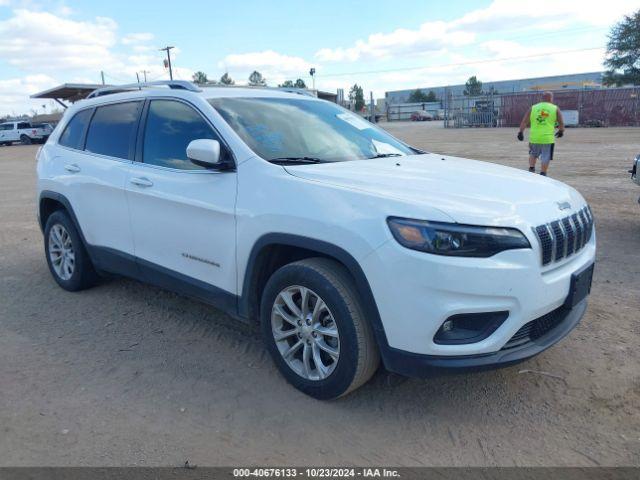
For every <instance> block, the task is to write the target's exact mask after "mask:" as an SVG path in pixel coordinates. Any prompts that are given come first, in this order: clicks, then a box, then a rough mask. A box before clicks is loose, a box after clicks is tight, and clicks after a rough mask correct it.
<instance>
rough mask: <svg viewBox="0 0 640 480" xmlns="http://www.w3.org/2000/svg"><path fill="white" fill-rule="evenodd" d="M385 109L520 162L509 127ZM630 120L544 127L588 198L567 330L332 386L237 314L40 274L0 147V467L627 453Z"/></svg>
mask: <svg viewBox="0 0 640 480" xmlns="http://www.w3.org/2000/svg"><path fill="white" fill-rule="evenodd" d="M385 126H386V127H387V128H388V129H389V130H390V131H392V132H393V133H394V134H396V135H397V136H398V137H400V138H403V139H405V140H407V141H408V142H410V143H412V144H414V145H416V146H419V147H422V148H425V149H427V150H431V151H435V152H442V153H450V154H456V155H460V156H467V157H473V158H479V159H483V160H488V161H494V162H498V163H502V164H506V165H511V166H514V167H518V168H525V167H526V156H527V153H526V144H523V143H519V142H517V141H516V140H515V131H513V130H508V129H486V130H485V129H477V130H444V129H441V128H437V125H436V124H430V123H420V124H409V123H404V124H403V123H393V124H387V125H385ZM639 132H640V131H639V130H633V129H613V128H611V129H584V130H569V131H568V133H567V135H566V137H565V138H564V139H562V140H560V143H559V145H558V146H557V150H556V157H557V159H556V160H555V161H554V162H553V164H552V167H551V170H550V173H551V175H552V176H554V177H557V178H559V179H561V180H563V181H565V182H567V183H570V184H571V185H573V186H575V187H576V188H578V189H579V190H580V191H581V192H582V193H583V194H584V196H585V197H586V198H587V200H588V201H589V202H590V204H591V205H592V208H593V210H594V212H595V216H596V220H597V233H598V242H599V250H598V265H597V269H596V275H595V279H594V282H595V283H594V287H593V294H592V296H591V301H590V306H589V309H588V312H587V315H586V316H585V317H584V319H583V321H582V323H581V324H580V325H579V326H578V328H577V329H576V330H574V332H573V333H572V334H571V335H570V336H569V337H567V338H566V339H565V340H564V341H562V342H561V343H560V344H558V345H556V346H555V347H553V348H551V349H550V350H548V351H546V352H545V353H543V354H542V355H540V356H538V357H536V358H535V359H533V360H530V361H529V362H527V363H525V364H521V365H519V366H514V367H511V368H507V369H503V370H499V371H493V372H485V373H476V374H469V375H458V376H451V377H441V378H434V379H428V380H416V379H405V378H401V377H397V376H395V375H390V374H387V373H384V372H380V373H378V374H377V375H376V376H375V377H374V379H373V380H372V381H371V382H370V383H369V384H367V385H366V386H365V387H363V388H361V389H360V390H358V391H356V392H354V393H353V394H351V395H349V396H348V397H346V398H343V399H341V400H338V401H334V402H319V401H315V400H313V399H311V398H308V397H305V396H304V395H302V394H300V393H298V392H297V391H295V390H294V389H292V388H291V387H290V386H288V385H287V384H286V383H285V381H284V380H283V379H282V378H281V377H280V375H279V374H278V373H277V371H276V369H275V368H274V366H273V365H272V363H271V361H270V359H269V358H268V355H267V353H266V351H265V350H264V349H263V347H262V345H261V342H260V338H259V335H258V332H257V329H255V328H251V327H249V326H245V325H242V324H238V323H236V322H234V321H233V320H231V319H230V318H229V317H227V316H225V315H223V314H221V313H219V312H218V311H216V310H214V309H212V308H210V307H208V306H205V305H202V304H199V303H196V302H193V301H191V300H188V299H185V298H182V297H179V296H177V295H174V294H172V293H169V292H166V291H162V290H159V289H157V288H153V287H149V286H145V285H142V284H139V283H137V282H133V281H129V280H124V279H114V280H109V281H106V282H104V283H102V284H101V285H100V286H98V287H96V288H94V289H92V290H88V291H85V292H81V293H68V292H64V291H62V290H61V289H60V288H58V287H57V286H56V284H55V283H54V281H53V280H52V278H51V277H50V275H49V272H48V270H47V267H46V264H45V260H44V256H43V253H42V248H43V247H42V235H41V233H40V230H39V228H38V226H37V224H36V219H35V195H34V188H35V173H34V155H35V152H36V149H37V147H27V146H13V147H2V148H0V165H1V167H2V175H1V176H0V224H1V225H2V229H1V230H0V272H1V275H0V466H9V465H13V466H22V465H89V466H96V465H101V466H103V465H174V466H177V465H182V464H184V462H185V461H186V460H188V461H189V462H190V464H197V465H234V464H262V465H309V464H312V465H327V464H333V465H371V464H378V465H380V464H384V465H395V466H399V465H405V466H412V465H437V466H455V465H481V466H493V465H505V466H511V465H579V466H590V465H610V466H616V465H640V401H639V398H640V362H639V358H640V334H639V333H640V332H639V330H640V327H639V324H640V322H639V314H638V312H639V311H640V295H639V288H638V285H639V280H640V248H638V245H639V244H640V206H639V205H638V204H637V198H638V196H639V195H640V188H638V187H637V186H635V185H633V184H632V183H631V182H630V181H629V179H628V175H627V173H626V171H627V169H628V168H629V166H630V159H631V157H632V155H633V154H636V153H638V151H640V146H639V145H638V139H639V138H640V133H639ZM523 369H526V370H528V371H529V372H524V373H522V370H523ZM532 371H533V372H532ZM536 372H537V373H536ZM540 372H543V373H540ZM544 372H546V373H547V374H545V373H544Z"/></svg>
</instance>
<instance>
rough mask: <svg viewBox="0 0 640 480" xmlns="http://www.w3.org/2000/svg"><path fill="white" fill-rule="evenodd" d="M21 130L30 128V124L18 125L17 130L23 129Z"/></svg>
mask: <svg viewBox="0 0 640 480" xmlns="http://www.w3.org/2000/svg"><path fill="white" fill-rule="evenodd" d="M23 128H31V124H30V123H27V122H22V123H19V124H18V129H23Z"/></svg>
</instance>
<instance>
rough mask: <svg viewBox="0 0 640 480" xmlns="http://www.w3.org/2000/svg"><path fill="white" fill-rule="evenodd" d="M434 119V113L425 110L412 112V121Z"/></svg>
mask: <svg viewBox="0 0 640 480" xmlns="http://www.w3.org/2000/svg"><path fill="white" fill-rule="evenodd" d="M431 120H433V115H431V114H430V113H429V112H426V111H424V110H417V111H415V112H413V113H412V114H411V121H412V122H430V121H431Z"/></svg>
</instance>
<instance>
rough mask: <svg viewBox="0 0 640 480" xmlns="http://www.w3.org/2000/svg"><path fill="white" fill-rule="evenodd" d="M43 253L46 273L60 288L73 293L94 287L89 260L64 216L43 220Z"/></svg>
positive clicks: (93, 274) (62, 213)
mask: <svg viewBox="0 0 640 480" xmlns="http://www.w3.org/2000/svg"><path fill="white" fill-rule="evenodd" d="M44 249H45V254H46V257H47V265H48V266H49V271H50V272H51V275H53V278H54V280H55V281H56V283H57V284H58V285H60V286H61V287H62V288H64V289H65V290H68V291H70V292H75V291H77V290H83V289H85V288H89V287H91V286H93V285H94V284H95V282H96V280H97V274H96V272H95V270H94V268H93V265H92V264H91V259H90V258H89V255H88V254H87V251H86V249H85V248H84V245H83V243H82V240H81V239H80V235H79V234H78V231H77V230H76V228H75V225H74V224H73V222H72V221H71V219H70V218H69V216H68V215H67V213H66V212H64V211H62V210H57V211H55V212H53V213H52V214H51V215H50V216H49V218H48V219H47V224H46V226H45V229H44Z"/></svg>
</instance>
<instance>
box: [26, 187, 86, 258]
mask: <svg viewBox="0 0 640 480" xmlns="http://www.w3.org/2000/svg"><path fill="white" fill-rule="evenodd" d="M57 210H64V211H65V212H66V213H67V214H68V215H69V217H70V218H71V221H72V222H73V225H74V226H75V227H76V230H77V231H78V235H80V239H81V240H82V243H83V244H84V246H85V248H86V247H87V240H86V239H85V238H84V234H83V233H82V229H81V228H80V224H79V223H78V218H77V217H76V214H75V212H74V211H73V207H72V206H71V202H69V200H68V199H67V197H65V196H64V195H62V194H61V193H58V192H53V191H51V190H43V191H42V192H41V193H40V198H39V201H38V223H39V224H40V229H41V230H42V231H43V232H44V228H45V226H46V225H47V219H48V218H49V216H50V215H51V214H52V213H53V212H55V211H57Z"/></svg>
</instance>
